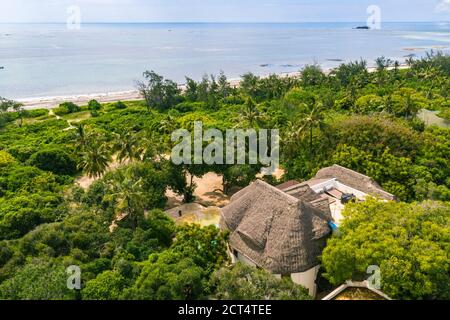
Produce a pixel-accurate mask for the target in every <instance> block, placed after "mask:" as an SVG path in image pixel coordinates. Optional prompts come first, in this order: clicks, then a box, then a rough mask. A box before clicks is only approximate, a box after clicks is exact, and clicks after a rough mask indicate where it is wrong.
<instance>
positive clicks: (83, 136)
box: [75, 123, 88, 150]
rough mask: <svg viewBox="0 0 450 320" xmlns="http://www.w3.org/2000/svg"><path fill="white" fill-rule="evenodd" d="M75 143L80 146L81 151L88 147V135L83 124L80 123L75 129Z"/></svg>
mask: <svg viewBox="0 0 450 320" xmlns="http://www.w3.org/2000/svg"><path fill="white" fill-rule="evenodd" d="M75 129H76V130H75V142H76V144H77V145H78V146H79V148H80V150H84V147H85V146H86V142H87V138H88V134H87V133H86V130H85V128H84V125H83V124H82V123H79V124H78V125H77V126H76V128H75Z"/></svg>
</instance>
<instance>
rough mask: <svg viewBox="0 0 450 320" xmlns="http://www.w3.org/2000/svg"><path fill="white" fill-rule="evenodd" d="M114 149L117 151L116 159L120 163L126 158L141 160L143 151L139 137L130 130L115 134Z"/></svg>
mask: <svg viewBox="0 0 450 320" xmlns="http://www.w3.org/2000/svg"><path fill="white" fill-rule="evenodd" d="M114 151H116V152H118V153H117V160H119V162H121V163H123V162H124V161H126V160H130V161H133V160H141V157H142V153H143V149H142V147H141V146H140V143H139V139H138V138H137V136H136V135H135V134H133V133H131V132H127V133H125V134H119V135H117V137H116V143H115V145H114Z"/></svg>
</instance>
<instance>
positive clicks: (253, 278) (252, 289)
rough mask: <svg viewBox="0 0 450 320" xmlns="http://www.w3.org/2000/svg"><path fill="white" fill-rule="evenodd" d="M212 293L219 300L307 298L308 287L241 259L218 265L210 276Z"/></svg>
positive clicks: (308, 297) (308, 298)
mask: <svg viewBox="0 0 450 320" xmlns="http://www.w3.org/2000/svg"><path fill="white" fill-rule="evenodd" d="M210 285H211V287H212V288H214V289H215V290H214V291H215V292H214V297H215V298H217V299H219V300H310V299H311V297H310V296H309V295H308V290H307V289H306V288H304V287H302V286H300V285H298V284H295V283H293V282H292V280H291V279H290V278H282V279H278V278H277V277H275V276H274V275H273V274H271V273H269V272H267V271H265V270H263V269H257V268H255V267H252V266H248V265H245V264H242V263H238V264H236V265H234V266H233V267H232V268H231V269H228V268H222V269H220V270H218V271H216V272H215V273H214V274H213V276H212V277H211V281H210Z"/></svg>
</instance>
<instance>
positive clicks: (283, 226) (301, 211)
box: [221, 180, 331, 274]
mask: <svg viewBox="0 0 450 320" xmlns="http://www.w3.org/2000/svg"><path fill="white" fill-rule="evenodd" d="M327 221H328V220H327V218H326V217H324V214H323V213H322V212H320V211H319V210H318V209H316V208H315V207H313V206H312V205H310V204H308V203H307V202H305V201H303V200H301V199H298V198H295V197H293V196H291V195H289V194H287V193H285V192H283V191H282V190H279V189H277V188H275V187H273V186H271V185H269V184H267V183H265V182H263V181H260V180H257V181H255V182H254V183H252V184H251V185H249V186H248V187H246V188H244V189H242V190H241V191H239V192H238V193H236V194H235V195H234V196H233V197H232V198H231V202H230V204H229V205H227V206H226V207H225V208H223V209H222V219H221V227H222V228H226V229H228V230H230V232H231V235H230V241H229V243H230V246H231V247H232V248H233V249H235V250H237V251H239V252H240V253H241V254H243V255H245V256H246V257H247V258H249V259H251V260H252V261H253V262H255V263H256V264H257V265H258V266H260V267H262V268H265V269H267V270H269V271H271V272H273V273H275V274H291V273H298V272H303V271H306V270H308V269H310V268H312V267H314V266H316V265H317V264H318V256H319V255H320V254H321V252H322V250H323V248H324V247H325V242H326V236H327V235H328V234H329V233H330V231H331V230H330V227H329V226H328V223H327Z"/></svg>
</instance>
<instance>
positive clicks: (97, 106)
mask: <svg viewBox="0 0 450 320" xmlns="http://www.w3.org/2000/svg"><path fill="white" fill-rule="evenodd" d="M101 108H102V105H101V104H100V103H99V102H98V101H97V100H91V101H89V103H88V109H89V110H91V111H98V110H100V109H101Z"/></svg>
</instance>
